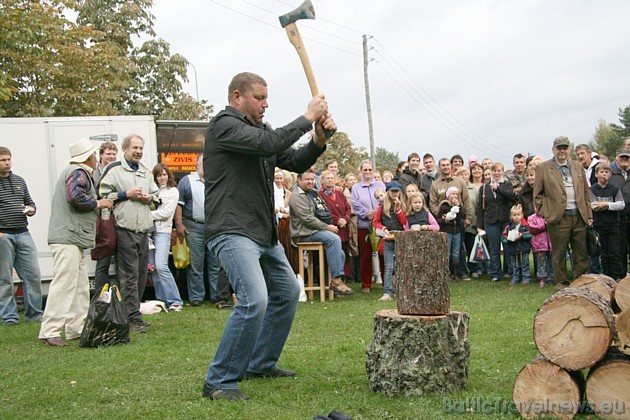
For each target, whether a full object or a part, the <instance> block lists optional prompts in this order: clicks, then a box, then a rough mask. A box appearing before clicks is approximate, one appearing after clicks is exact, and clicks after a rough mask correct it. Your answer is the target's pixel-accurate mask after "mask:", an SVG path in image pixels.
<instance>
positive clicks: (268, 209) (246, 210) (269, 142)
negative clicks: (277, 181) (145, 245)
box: [203, 106, 326, 245]
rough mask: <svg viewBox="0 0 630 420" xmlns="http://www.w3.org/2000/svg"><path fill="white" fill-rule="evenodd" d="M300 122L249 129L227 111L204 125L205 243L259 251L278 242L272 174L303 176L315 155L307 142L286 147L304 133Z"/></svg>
mask: <svg viewBox="0 0 630 420" xmlns="http://www.w3.org/2000/svg"><path fill="white" fill-rule="evenodd" d="M311 128H312V124H311V122H310V121H309V120H308V119H306V117H304V116H300V117H298V118H296V119H295V120H294V121H293V122H291V123H289V124H287V125H285V126H284V127H280V128H276V129H275V130H271V129H269V128H268V127H267V126H266V125H264V124H261V125H260V126H258V127H255V126H253V125H251V124H250V122H249V121H248V120H247V119H246V118H245V115H243V114H242V113H240V112H239V111H238V110H236V109H235V108H233V107H231V106H228V107H226V108H225V110H223V111H221V112H219V114H218V115H217V116H216V117H214V118H213V119H212V120H211V121H210V124H208V131H207V132H206V143H205V146H204V157H203V169H204V174H205V179H206V199H205V206H204V207H205V216H206V223H205V239H206V241H208V240H210V239H212V238H214V237H215V236H217V235H219V234H235V235H241V236H245V237H247V238H249V239H251V240H252V241H254V242H256V243H257V244H260V245H271V244H274V243H276V242H277V241H278V236H277V233H276V229H275V222H276V217H275V214H274V193H273V172H274V169H275V167H276V166H277V167H280V168H282V169H286V170H288V171H292V172H303V171H305V170H307V169H308V168H309V167H310V166H311V165H312V164H313V163H315V161H316V160H317V157H318V156H319V155H321V154H322V153H323V152H324V150H325V149H326V148H325V147H324V148H319V147H318V146H317V145H316V144H315V143H313V141H309V142H308V143H307V144H306V145H305V146H303V147H300V148H299V149H293V148H292V147H291V146H292V145H293V143H295V142H296V141H298V140H299V139H300V137H302V135H304V134H305V133H307V132H308V131H310V130H311Z"/></svg>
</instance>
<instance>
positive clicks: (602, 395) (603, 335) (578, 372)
mask: <svg viewBox="0 0 630 420" xmlns="http://www.w3.org/2000/svg"><path fill="white" fill-rule="evenodd" d="M624 280H625V279H624ZM619 284H621V283H619ZM615 286H617V284H616V282H615V281H614V280H613V279H611V278H610V277H607V276H604V275H592V274H586V275H583V276H580V277H579V278H577V279H576V280H575V281H574V282H573V283H572V284H571V287H569V288H566V289H563V290H560V291H559V292H557V293H556V294H554V295H553V296H551V297H550V298H549V299H547V300H546V301H545V302H544V303H543V304H542V305H541V307H540V309H539V310H538V312H537V314H536V316H535V318H534V328H533V330H534V342H535V344H536V347H537V348H538V351H539V352H540V354H539V355H538V356H537V357H536V358H535V359H534V360H533V361H532V362H530V363H528V364H527V365H525V367H523V369H521V371H520V372H519V373H518V375H517V377H516V381H515V383H514V389H513V392H512V398H513V399H514V403H515V405H516V409H517V410H518V411H519V412H520V414H521V415H522V416H523V417H526V418H530V417H536V416H541V415H554V416H558V417H561V418H569V419H570V418H573V417H574V416H575V415H576V414H578V413H586V412H592V413H595V414H597V415H598V416H600V417H603V418H629V416H630V356H629V354H630V308H628V307H627V306H626V309H625V310H624V311H622V312H620V313H618V314H614V312H613V308H622V306H621V305H619V303H618V302H616V299H617V298H618V297H619V296H620V295H619V294H618V290H617V289H616V287H615ZM622 305H623V303H622ZM620 350H621V351H623V353H622V352H621V351H620ZM624 353H626V354H624ZM589 368H590V370H589V374H588V377H587V379H586V381H584V375H583V370H584V369H589Z"/></svg>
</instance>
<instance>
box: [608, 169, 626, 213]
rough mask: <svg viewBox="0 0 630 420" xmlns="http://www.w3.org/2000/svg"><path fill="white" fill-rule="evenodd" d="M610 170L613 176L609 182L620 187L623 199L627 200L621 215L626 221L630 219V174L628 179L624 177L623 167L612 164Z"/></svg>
mask: <svg viewBox="0 0 630 420" xmlns="http://www.w3.org/2000/svg"><path fill="white" fill-rule="evenodd" d="M610 172H611V173H612V176H611V177H610V181H609V183H610V184H612V185H614V186H615V187H617V188H619V190H620V191H621V195H622V196H623V201H625V202H626V206H625V207H624V209H623V212H622V214H621V215H620V216H621V221H622V222H624V223H625V222H626V221H627V220H630V176H628V179H624V177H623V175H622V173H621V169H619V167H616V168H613V167H612V165H611V167H610Z"/></svg>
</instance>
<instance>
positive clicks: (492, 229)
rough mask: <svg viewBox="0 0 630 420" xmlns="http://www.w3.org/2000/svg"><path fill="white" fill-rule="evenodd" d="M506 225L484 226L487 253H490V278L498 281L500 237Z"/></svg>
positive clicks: (499, 276) (499, 271) (499, 274)
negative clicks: (486, 238)
mask: <svg viewBox="0 0 630 420" xmlns="http://www.w3.org/2000/svg"><path fill="white" fill-rule="evenodd" d="M505 225H506V223H501V222H499V223H493V224H488V225H486V226H485V230H486V235H488V252H489V253H490V273H489V274H490V277H491V278H493V279H495V278H496V279H500V278H501V276H502V274H501V235H502V234H503V229H505Z"/></svg>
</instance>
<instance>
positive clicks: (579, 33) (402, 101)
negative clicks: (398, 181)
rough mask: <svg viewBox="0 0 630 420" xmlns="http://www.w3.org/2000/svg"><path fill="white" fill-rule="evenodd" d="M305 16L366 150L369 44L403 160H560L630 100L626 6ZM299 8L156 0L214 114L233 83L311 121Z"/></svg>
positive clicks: (387, 139)
mask: <svg viewBox="0 0 630 420" xmlns="http://www.w3.org/2000/svg"><path fill="white" fill-rule="evenodd" d="M312 1H313V5H314V8H315V12H316V14H317V19H316V20H313V21H311V20H309V21H299V22H298V28H299V29H300V32H301V34H302V37H303V38H304V41H305V44H306V50H307V52H308V54H309V56H310V60H311V63H312V65H313V68H314V72H315V76H316V78H317V83H318V85H319V88H320V91H321V92H322V93H324V94H325V95H326V98H327V100H328V103H329V106H330V109H331V111H332V113H333V116H334V118H335V120H336V122H337V125H338V127H339V130H340V131H343V132H346V133H348V135H349V137H350V139H351V140H352V142H353V143H354V145H355V146H363V147H365V148H366V149H367V150H368V151H369V131H368V119H367V110H366V102H365V91H364V79H363V52H362V35H363V34H367V35H369V36H371V37H372V38H370V40H369V46H370V48H371V49H370V51H369V57H370V59H371V60H372V61H370V63H369V67H368V73H369V84H370V92H371V104H372V118H373V126H374V140H375V144H376V146H377V147H383V148H385V149H387V150H389V151H391V152H394V153H398V154H399V157H400V158H401V159H403V160H404V159H406V157H407V155H408V154H409V153H411V152H418V153H419V154H420V155H422V154H424V153H426V152H430V153H432V154H433V155H434V156H435V157H436V159H439V158H440V157H450V156H452V155H453V154H455V153H459V154H461V155H463V156H464V158H465V159H467V157H468V155H470V154H476V155H477V156H479V158H482V157H485V156H489V157H491V158H493V159H494V160H499V161H503V162H505V163H507V165H506V167H507V168H511V167H512V165H511V160H512V156H513V155H514V154H515V153H518V152H520V153H524V154H527V153H531V154H541V155H543V156H545V157H549V156H550V153H551V150H550V149H551V143H552V141H553V139H554V137H556V136H558V135H566V136H568V137H569V138H570V139H571V141H572V142H574V143H575V144H578V143H586V142H588V141H590V140H591V139H592V136H593V133H594V131H595V127H596V125H597V123H598V121H599V119H602V118H603V119H605V120H606V121H607V122H618V118H617V110H618V108H620V107H621V108H623V107H626V106H628V105H630V54H629V53H628V41H629V40H630V1H627V0H602V1H598V2H595V1H591V0H572V1H568V0H559V1H549V0H529V1H528V0H519V1H505V0H504V1H476V0H475V1H473V0H467V1H464V0H450V1H435V0H430V1H429V0H404V1H378V0H372V1H365V0H363V1H361V0H343V1H341V0H312ZM300 4H301V1H299V0H264V1H263V0H186V1H177V2H175V1H172V0H171V1H169V0H155V6H154V8H153V13H154V15H155V17H156V22H155V29H156V31H157V34H158V36H159V37H161V38H163V39H165V40H166V41H168V42H169V43H170V44H171V53H180V54H182V55H184V56H185V57H186V58H187V59H188V60H189V61H190V62H191V63H192V64H193V65H194V66H195V68H196V70H197V76H198V81H197V85H195V75H194V72H193V69H192V68H190V69H189V77H190V83H189V84H187V85H186V86H185V90H187V91H188V92H189V93H190V94H191V95H192V96H196V87H197V88H198V91H199V99H206V100H208V101H209V103H211V104H213V105H214V106H215V113H216V112H218V111H219V110H220V109H223V108H224V106H225V105H226V103H227V85H228V83H229V81H230V79H231V78H232V76H233V75H235V74H236V73H239V72H241V71H251V72H255V73H258V74H260V75H261V76H263V77H264V78H265V79H266V80H267V83H268V86H269V105H270V106H269V109H268V110H267V113H266V117H265V118H266V120H267V121H268V122H269V123H271V124H272V125H273V126H281V125H284V124H286V123H287V122H289V121H291V120H293V119H294V118H295V117H297V116H298V115H300V114H302V113H303V112H304V110H305V109H306V104H307V103H308V101H309V99H310V91H309V88H308V84H307V82H306V77H305V76H304V71H303V69H302V66H301V63H300V61H299V58H298V55H297V53H296V52H295V49H294V48H293V46H292V45H291V44H290V43H289V40H288V38H287V35H286V33H285V31H284V29H282V28H281V26H280V23H279V21H278V16H280V15H282V14H285V13H288V12H290V11H291V10H293V9H294V8H296V7H297V6H299V5H300Z"/></svg>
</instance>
